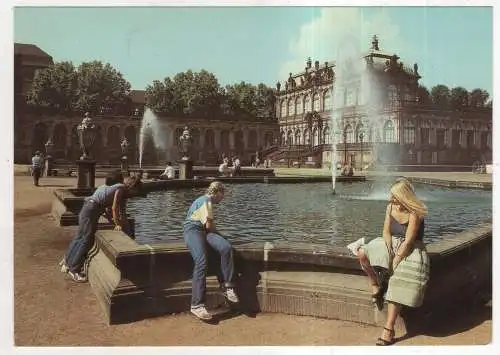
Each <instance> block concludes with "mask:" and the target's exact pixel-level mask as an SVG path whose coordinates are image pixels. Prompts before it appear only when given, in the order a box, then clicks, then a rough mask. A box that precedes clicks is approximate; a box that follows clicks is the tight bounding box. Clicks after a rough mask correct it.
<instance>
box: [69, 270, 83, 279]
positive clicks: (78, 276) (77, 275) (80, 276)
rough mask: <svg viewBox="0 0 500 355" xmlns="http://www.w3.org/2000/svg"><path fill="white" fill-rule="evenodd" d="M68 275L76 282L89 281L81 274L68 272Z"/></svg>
mask: <svg viewBox="0 0 500 355" xmlns="http://www.w3.org/2000/svg"><path fill="white" fill-rule="evenodd" d="M68 274H69V276H71V278H72V279H73V281H75V282H86V281H87V277H85V276H84V275H82V274H81V273H79V272H71V271H68Z"/></svg>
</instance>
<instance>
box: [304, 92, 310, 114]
mask: <svg viewBox="0 0 500 355" xmlns="http://www.w3.org/2000/svg"><path fill="white" fill-rule="evenodd" d="M311 110H312V108H311V96H309V95H306V97H304V112H305V113H308V112H311Z"/></svg>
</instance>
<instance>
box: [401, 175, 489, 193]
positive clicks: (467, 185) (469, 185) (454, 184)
mask: <svg viewBox="0 0 500 355" xmlns="http://www.w3.org/2000/svg"><path fill="white" fill-rule="evenodd" d="M407 179H408V180H409V181H411V182H412V183H417V184H427V185H436V186H444V187H449V188H461V189H480V190H488V191H492V190H493V183H492V182H479V181H478V182H474V181H460V180H444V179H435V178H423V177H407Z"/></svg>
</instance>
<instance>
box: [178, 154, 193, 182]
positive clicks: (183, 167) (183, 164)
mask: <svg viewBox="0 0 500 355" xmlns="http://www.w3.org/2000/svg"><path fill="white" fill-rule="evenodd" d="M192 178H193V161H192V160H191V159H181V160H179V179H180V180H186V179H192Z"/></svg>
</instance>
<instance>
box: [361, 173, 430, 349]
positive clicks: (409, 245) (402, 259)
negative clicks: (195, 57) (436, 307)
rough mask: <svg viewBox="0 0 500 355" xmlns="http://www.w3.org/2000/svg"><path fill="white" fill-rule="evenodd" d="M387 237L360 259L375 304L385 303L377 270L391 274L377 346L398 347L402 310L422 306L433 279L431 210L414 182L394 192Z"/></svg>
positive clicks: (376, 241)
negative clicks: (428, 242)
mask: <svg viewBox="0 0 500 355" xmlns="http://www.w3.org/2000/svg"><path fill="white" fill-rule="evenodd" d="M390 193H391V197H390V200H389V205H388V206H387V210H386V214H385V222H384V229H383V237H382V238H380V237H379V238H375V239H373V240H372V241H371V242H369V243H368V244H365V245H363V246H361V247H359V249H358V250H357V256H358V259H359V261H360V263H361V266H362V267H363V270H364V271H365V272H366V274H367V275H368V278H369V279H370V281H371V285H372V287H373V295H372V297H373V299H372V301H373V302H377V303H378V302H380V301H381V302H382V305H383V291H384V290H383V288H382V287H381V285H380V284H379V282H378V281H377V276H376V274H375V271H374V269H373V267H377V266H378V267H382V268H386V269H387V270H389V275H390V277H389V282H388V285H387V293H386V296H385V299H386V301H387V302H388V308H387V320H386V322H385V326H384V329H383V331H382V334H381V336H380V338H378V340H377V343H376V345H382V346H385V345H392V344H394V324H395V322H396V319H397V317H398V315H399V312H400V310H401V306H408V307H419V306H421V305H422V302H423V298H424V293H425V288H426V285H427V281H428V279H429V268H430V265H429V257H428V255H427V252H426V249H425V245H424V243H423V238H424V228H425V223H424V216H425V215H426V214H427V207H426V206H425V205H424V204H423V203H422V202H421V201H420V199H419V198H418V197H417V195H416V194H415V190H414V189H413V187H412V185H411V184H410V182H409V181H408V180H406V179H399V180H398V181H397V182H396V183H395V184H394V185H393V186H392V187H391V189H390Z"/></svg>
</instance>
